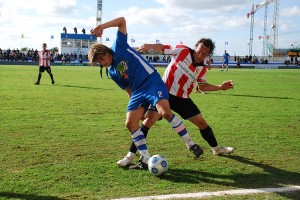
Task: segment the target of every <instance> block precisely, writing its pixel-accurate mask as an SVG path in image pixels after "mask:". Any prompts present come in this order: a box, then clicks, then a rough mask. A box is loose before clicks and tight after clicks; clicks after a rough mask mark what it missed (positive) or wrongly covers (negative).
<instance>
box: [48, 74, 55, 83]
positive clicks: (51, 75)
mask: <svg viewBox="0 0 300 200" xmlns="http://www.w3.org/2000/svg"><path fill="white" fill-rule="evenodd" d="M49 75H50V77H51V80H52V82H54V79H53V74H49Z"/></svg>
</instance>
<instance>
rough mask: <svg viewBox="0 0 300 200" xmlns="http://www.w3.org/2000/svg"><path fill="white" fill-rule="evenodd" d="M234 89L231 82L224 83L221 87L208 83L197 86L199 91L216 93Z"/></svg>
mask: <svg viewBox="0 0 300 200" xmlns="http://www.w3.org/2000/svg"><path fill="white" fill-rule="evenodd" d="M233 87H234V84H233V81H232V80H228V81H224V82H223V83H222V84H221V85H213V84H209V83H205V84H199V89H200V90H203V91H218V90H228V89H231V88H233Z"/></svg>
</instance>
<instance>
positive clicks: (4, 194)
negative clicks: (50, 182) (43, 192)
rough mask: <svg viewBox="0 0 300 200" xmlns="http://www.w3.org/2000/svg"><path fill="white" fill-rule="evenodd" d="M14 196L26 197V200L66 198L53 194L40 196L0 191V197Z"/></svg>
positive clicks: (17, 197)
mask: <svg viewBox="0 0 300 200" xmlns="http://www.w3.org/2000/svg"><path fill="white" fill-rule="evenodd" d="M1 197H4V198H9V199H11V198H14V199H25V200H64V199H62V198H58V197H53V196H39V195H34V194H17V193H11V192H0V198H1Z"/></svg>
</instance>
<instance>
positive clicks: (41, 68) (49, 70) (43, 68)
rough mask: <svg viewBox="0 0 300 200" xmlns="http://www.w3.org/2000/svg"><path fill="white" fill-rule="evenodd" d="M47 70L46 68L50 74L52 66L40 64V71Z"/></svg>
mask: <svg viewBox="0 0 300 200" xmlns="http://www.w3.org/2000/svg"><path fill="white" fill-rule="evenodd" d="M45 70H46V72H48V73H49V74H50V73H51V68H50V67H44V66H40V72H44V71H45Z"/></svg>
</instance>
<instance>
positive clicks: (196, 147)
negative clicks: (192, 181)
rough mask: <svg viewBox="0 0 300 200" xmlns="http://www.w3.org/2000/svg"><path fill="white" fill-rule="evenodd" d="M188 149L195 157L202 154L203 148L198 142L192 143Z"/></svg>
mask: <svg viewBox="0 0 300 200" xmlns="http://www.w3.org/2000/svg"><path fill="white" fill-rule="evenodd" d="M190 151H192V152H193V154H194V155H195V157H196V158H199V157H200V156H201V155H202V154H203V149H201V147H200V146H199V145H198V144H194V145H193V146H191V147H190Z"/></svg>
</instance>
